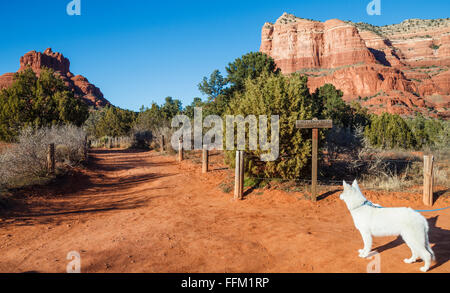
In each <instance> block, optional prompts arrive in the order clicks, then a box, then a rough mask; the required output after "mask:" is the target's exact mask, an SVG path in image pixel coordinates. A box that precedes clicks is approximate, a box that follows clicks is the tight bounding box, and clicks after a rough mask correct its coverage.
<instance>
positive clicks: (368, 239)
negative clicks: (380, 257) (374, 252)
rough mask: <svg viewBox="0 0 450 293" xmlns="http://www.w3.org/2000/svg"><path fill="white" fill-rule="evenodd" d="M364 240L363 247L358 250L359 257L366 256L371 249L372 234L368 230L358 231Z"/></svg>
mask: <svg viewBox="0 0 450 293" xmlns="http://www.w3.org/2000/svg"><path fill="white" fill-rule="evenodd" d="M359 232H360V233H361V237H362V239H363V242H364V248H363V249H360V250H358V252H359V257H362V258H366V257H367V256H369V253H370V250H371V249H372V235H371V234H370V232H369V231H359Z"/></svg>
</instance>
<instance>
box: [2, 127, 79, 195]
mask: <svg viewBox="0 0 450 293" xmlns="http://www.w3.org/2000/svg"><path fill="white" fill-rule="evenodd" d="M17 140H18V142H17V143H16V144H14V145H12V146H11V147H9V148H8V149H6V150H4V151H3V152H2V153H1V154H0V185H2V186H6V187H11V186H14V185H15V184H17V182H31V181H33V180H34V179H36V178H44V177H46V176H47V148H48V144H49V143H55V159H56V161H57V162H58V163H61V164H62V165H75V164H78V163H80V162H82V161H83V159H84V141H85V133H84V131H83V130H82V129H81V128H79V127H76V126H53V127H50V128H38V129H33V128H30V127H27V128H24V129H22V130H21V132H20V134H19V136H18V139H17Z"/></svg>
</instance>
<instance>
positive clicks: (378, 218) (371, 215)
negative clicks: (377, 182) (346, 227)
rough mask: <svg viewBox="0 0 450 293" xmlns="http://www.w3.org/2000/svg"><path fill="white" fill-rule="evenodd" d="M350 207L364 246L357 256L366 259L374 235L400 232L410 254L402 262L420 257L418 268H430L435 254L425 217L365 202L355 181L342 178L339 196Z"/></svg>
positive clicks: (408, 209)
mask: <svg viewBox="0 0 450 293" xmlns="http://www.w3.org/2000/svg"><path fill="white" fill-rule="evenodd" d="M340 199H341V200H343V201H344V202H345V203H346V205H347V208H348V209H349V211H350V213H351V215H352V217H353V222H354V223H355V226H356V229H358V230H359V232H360V233H361V236H362V239H363V241H364V248H363V249H360V250H359V256H360V257H362V258H366V257H367V256H368V255H369V253H370V250H371V249H372V235H373V236H398V235H401V236H402V238H403V240H404V241H405V242H406V244H407V245H408V247H409V248H410V249H411V252H412V256H411V258H409V259H405V260H404V262H405V263H413V262H415V261H416V260H417V258H419V257H420V258H421V259H422V260H423V261H424V262H425V265H424V266H423V267H421V268H420V270H421V271H422V272H426V271H427V270H428V269H429V268H430V263H431V260H434V259H435V257H434V253H433V251H432V250H431V248H430V244H429V242H428V223H427V220H426V219H425V218H424V217H423V216H422V215H421V214H419V213H418V212H416V211H414V210H412V209H411V208H382V207H380V206H379V205H374V204H372V203H371V202H370V201H368V200H367V199H366V198H365V197H364V195H363V194H362V192H361V190H360V189H359V186H358V182H357V181H356V180H355V181H354V182H353V185H352V186H350V185H349V184H347V183H346V182H345V181H344V192H343V193H342V194H341V195H340Z"/></svg>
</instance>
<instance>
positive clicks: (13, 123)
mask: <svg viewBox="0 0 450 293" xmlns="http://www.w3.org/2000/svg"><path fill="white" fill-rule="evenodd" d="M87 117H88V108H87V106H86V105H85V104H84V103H83V102H82V101H81V100H80V99H77V98H75V97H74V94H73V92H71V91H70V90H69V89H68V88H67V87H66V85H65V84H64V82H63V81H62V79H60V78H59V77H57V76H55V74H54V72H53V70H50V69H43V70H42V71H41V73H40V75H39V77H38V76H36V74H35V73H34V72H33V71H32V70H31V69H27V70H25V71H23V72H20V73H16V75H15V76H14V82H13V84H12V85H11V87H9V88H7V89H4V90H1V91H0V140H5V141H15V140H16V138H17V135H18V134H19V133H20V130H21V129H22V128H24V127H36V128H39V127H49V126H51V125H59V124H63V123H64V124H74V125H77V126H80V125H82V124H83V123H84V121H85V120H86V119H87Z"/></svg>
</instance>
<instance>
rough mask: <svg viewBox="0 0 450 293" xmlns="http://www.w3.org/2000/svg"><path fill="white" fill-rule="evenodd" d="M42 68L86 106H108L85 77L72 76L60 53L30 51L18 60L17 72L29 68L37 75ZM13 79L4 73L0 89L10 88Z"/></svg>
mask: <svg viewBox="0 0 450 293" xmlns="http://www.w3.org/2000/svg"><path fill="white" fill-rule="evenodd" d="M44 67H46V68H51V69H53V70H54V71H55V74H56V75H58V76H59V77H60V78H61V79H62V80H63V81H64V82H65V84H66V85H67V86H68V87H69V89H70V90H72V91H73V92H74V94H75V97H78V98H80V99H82V100H83V101H84V102H86V103H87V104H88V105H90V106H94V107H104V106H106V105H108V104H110V103H109V102H108V101H107V100H106V99H105V98H104V96H103V93H102V92H101V91H100V89H99V88H97V87H96V86H95V85H93V84H91V83H90V82H89V81H88V80H87V79H86V78H85V77H83V76H81V75H77V76H74V75H73V74H72V73H71V72H70V61H69V59H67V58H65V57H64V56H63V55H62V54H61V53H57V52H53V51H52V49H50V48H48V49H46V50H45V51H44V52H43V53H41V52H36V51H31V52H28V53H27V54H25V55H24V56H22V57H21V58H20V68H19V72H21V71H24V70H26V69H27V68H31V69H32V70H33V71H34V72H35V73H36V74H37V75H39V74H40V72H41V70H42V69H43V68H44ZM13 78H14V73H6V74H4V75H2V76H0V89H3V88H7V87H9V86H11V84H12V83H13Z"/></svg>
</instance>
